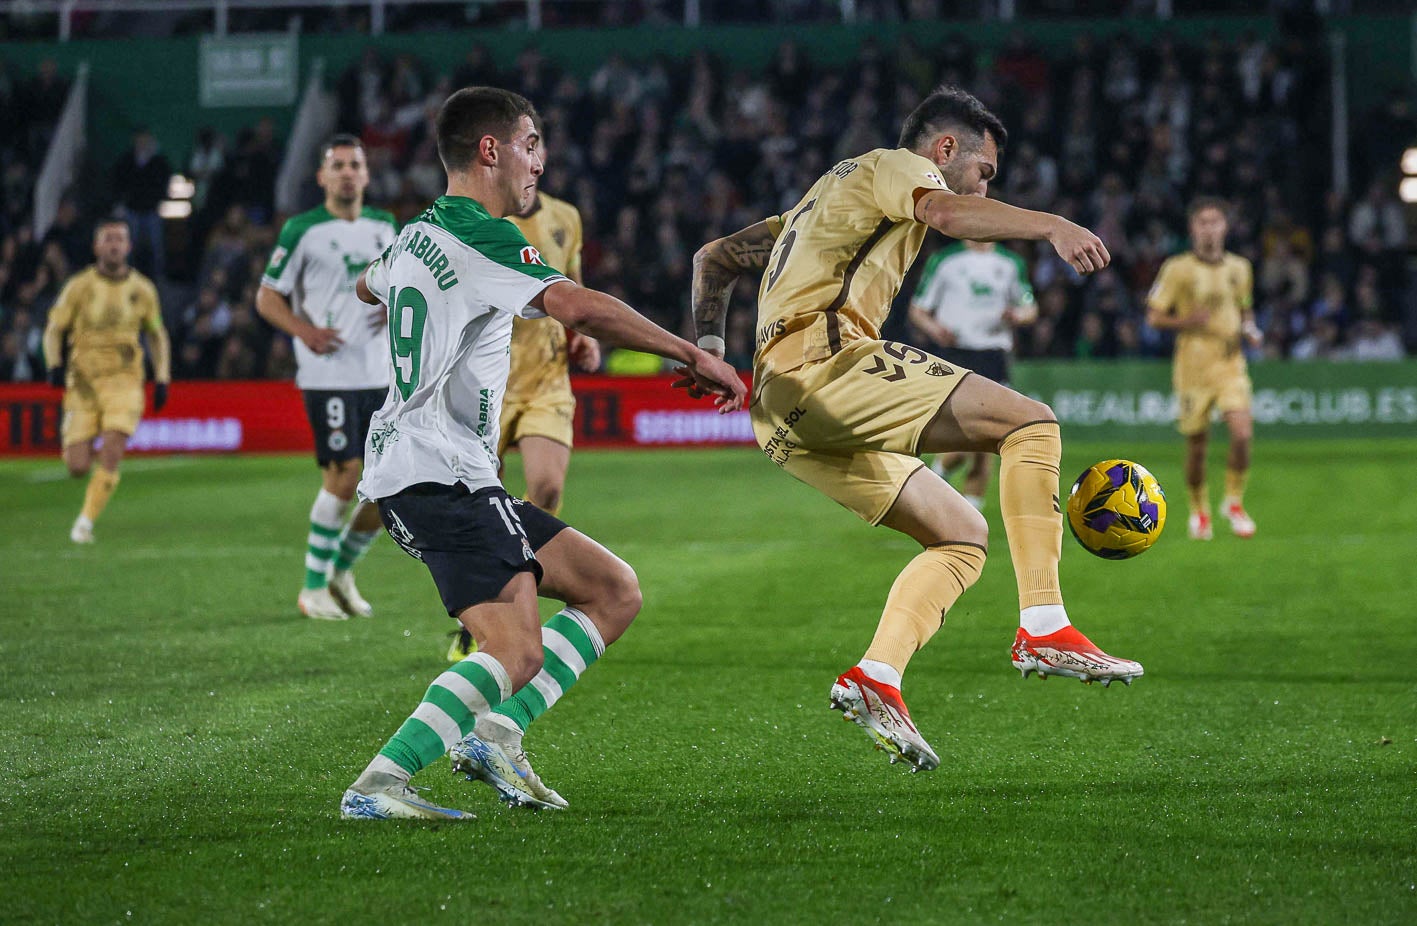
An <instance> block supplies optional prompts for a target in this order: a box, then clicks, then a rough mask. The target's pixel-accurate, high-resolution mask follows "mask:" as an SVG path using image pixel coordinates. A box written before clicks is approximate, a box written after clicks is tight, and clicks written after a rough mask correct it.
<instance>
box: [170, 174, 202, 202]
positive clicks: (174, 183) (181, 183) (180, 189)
mask: <svg viewBox="0 0 1417 926" xmlns="http://www.w3.org/2000/svg"><path fill="white" fill-rule="evenodd" d="M195 195H197V185H196V184H195V183H193V182H192V181H191V180H190V179H188V178H187V177H184V176H183V175H181V174H173V175H172V176H171V177H170V178H168V181H167V198H168V199H191V198H192V197H193V196H195Z"/></svg>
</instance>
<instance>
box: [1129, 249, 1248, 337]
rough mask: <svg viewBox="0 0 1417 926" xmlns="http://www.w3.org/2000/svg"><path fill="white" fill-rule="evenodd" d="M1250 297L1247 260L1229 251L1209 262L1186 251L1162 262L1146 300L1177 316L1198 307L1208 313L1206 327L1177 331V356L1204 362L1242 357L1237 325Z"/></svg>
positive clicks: (1185, 315)
mask: <svg viewBox="0 0 1417 926" xmlns="http://www.w3.org/2000/svg"><path fill="white" fill-rule="evenodd" d="M1253 297H1254V271H1253V270H1252V269H1251V267H1250V262H1249V261H1248V260H1246V259H1245V258H1243V257H1241V256H1239V255H1238V254H1231V253H1230V252H1228V251H1227V252H1226V253H1225V255H1224V256H1223V257H1222V258H1221V259H1220V260H1219V261H1217V262H1216V263H1207V262H1206V261H1203V260H1201V259H1200V258H1199V257H1197V256H1196V255H1195V254H1194V253H1193V252H1187V253H1185V254H1177V255H1176V256H1175V257H1172V258H1170V259H1168V260H1167V261H1166V263H1164V264H1162V265H1161V270H1160V271H1159V272H1158V273H1157V275H1156V282H1155V283H1153V284H1152V287H1151V293H1150V295H1148V296H1147V305H1149V306H1150V307H1151V308H1153V309H1156V310H1158V311H1161V312H1165V313H1167V314H1169V315H1172V316H1174V317H1176V318H1186V317H1187V316H1189V315H1191V314H1192V313H1193V312H1195V311H1197V310H1204V311H1206V312H1209V313H1210V317H1209V318H1208V319H1207V320H1206V323H1205V327H1204V328H1200V329H1197V330H1185V331H1178V332H1177V333H1176V362H1177V363H1186V364H1203V363H1210V362H1214V361H1217V360H1222V359H1226V358H1233V357H1236V356H1238V357H1241V358H1243V356H1244V355H1243V353H1241V351H1240V329H1241V326H1242V325H1243V323H1244V319H1245V313H1246V312H1248V311H1249V309H1250V304H1251V302H1252V300H1253Z"/></svg>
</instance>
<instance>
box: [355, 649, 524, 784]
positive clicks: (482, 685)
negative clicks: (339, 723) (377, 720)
mask: <svg viewBox="0 0 1417 926" xmlns="http://www.w3.org/2000/svg"><path fill="white" fill-rule="evenodd" d="M511 688H512V681H511V679H510V678H509V677H508V676H507V670H506V669H504V668H503V667H502V664H501V663H500V662H498V661H497V660H496V659H494V658H493V657H491V656H489V655H487V654H486V653H473V654H472V655H471V656H469V657H467V658H466V659H464V660H463V661H462V662H460V663H458V664H457V665H454V666H452V667H451V668H449V669H448V670H447V671H446V672H444V673H443V674H442V675H440V676H438V677H437V678H435V679H434V680H433V684H432V685H429V686H428V693H427V694H425V695H424V696H423V703H422V704H420V705H418V709H417V710H415V711H414V712H413V715H412V716H411V717H409V718H408V719H407V720H405V721H404V722H403V726H401V727H399V731H398V732H397V733H395V734H394V735H393V738H392V739H390V740H389V742H388V743H387V744H386V745H385V746H384V748H383V749H380V750H379V755H381V756H383V757H384V758H386V759H389V760H390V761H392V762H393V763H394V764H395V765H397V766H398V767H399V768H401V769H403V770H404V771H405V772H407V773H408V774H409V775H412V774H414V773H415V772H417V771H418V770H419V769H421V768H426V767H427V766H429V765H431V764H432V763H433V762H434V761H435V760H437V758H438V757H439V756H441V755H442V754H443V753H445V752H447V751H448V750H449V749H451V748H453V744H454V743H456V742H458V740H460V739H462V738H463V737H464V736H467V735H468V734H469V733H471V732H472V728H473V727H474V726H476V725H477V719H478V718H479V717H481V716H482V715H484V714H486V713H487V712H488V711H489V710H491V709H492V708H494V707H496V706H497V705H499V704H501V703H502V701H503V700H504V699H505V698H506V697H507V695H509V694H511Z"/></svg>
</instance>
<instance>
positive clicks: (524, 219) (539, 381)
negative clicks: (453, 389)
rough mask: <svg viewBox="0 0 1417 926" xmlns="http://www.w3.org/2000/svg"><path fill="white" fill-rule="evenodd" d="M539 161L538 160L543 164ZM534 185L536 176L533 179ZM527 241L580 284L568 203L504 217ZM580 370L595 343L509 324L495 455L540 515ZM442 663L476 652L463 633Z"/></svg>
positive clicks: (565, 454) (557, 493)
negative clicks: (513, 459) (509, 466)
mask: <svg viewBox="0 0 1417 926" xmlns="http://www.w3.org/2000/svg"><path fill="white" fill-rule="evenodd" d="M544 159H545V156H544V155H543V160H544ZM537 181H538V182H539V181H540V177H538V178H537ZM507 218H508V219H509V220H510V221H511V222H512V224H513V225H515V226H516V227H517V228H519V229H521V232H522V234H523V235H525V236H526V240H527V243H528V244H530V245H531V246H532V247H534V248H536V250H537V251H538V252H539V253H540V256H541V260H542V262H543V263H545V264H546V265H547V266H548V267H555V268H556V269H557V270H560V271H561V272H562V273H564V274H565V275H566V276H567V277H569V278H570V279H572V280H574V281H575V282H576V283H577V284H578V285H579V284H580V283H582V282H583V281H582V280H581V246H582V244H583V242H584V238H583V236H582V232H581V214H580V212H579V211H578V210H577V209H576V207H575V206H573V205H571V204H570V203H568V202H565V201H564V200H560V199H557V198H556V197H554V196H550V195H548V194H546V193H543V192H542V191H541V190H539V189H538V190H537V191H536V195H534V196H533V197H532V200H531V206H530V207H528V209H527V210H526V211H525V212H523V213H521V214H520V215H511V216H508V217H507ZM571 362H574V363H575V364H576V366H577V367H579V368H580V369H582V370H594V369H596V368H597V367H599V366H600V344H599V342H597V341H596V340H595V338H592V337H590V336H588V335H584V334H579V333H577V332H575V331H569V330H567V328H566V326H565V325H563V324H561V323H560V322H558V321H556V319H554V318H550V317H546V318H520V317H518V318H514V319H512V370H511V373H510V374H508V376H507V392H506V397H505V398H504V399H503V400H502V438H501V443H500V444H499V445H498V447H497V458H498V459H499V460H506V458H507V450H508V449H509V448H511V447H516V448H517V449H518V450H520V451H521V455H522V475H523V477H524V478H525V479H526V500H527V501H529V502H531V503H532V504H533V505H535V506H536V507H538V508H540V509H541V510H542V511H545V512H546V513H548V514H553V515H555V514H560V512H561V493H562V492H563V491H564V490H565V488H566V469H567V467H569V466H570V463H571V442H572V440H573V437H574V432H575V428H574V424H575V415H576V397H575V394H574V393H573V392H571V373H570V363H571ZM453 638H454V639H453V643H452V645H451V646H450V647H449V648H448V661H449V662H457V661H459V660H461V659H465V658H467V656H468V655H470V654H471V653H472V651H473V650H474V649H475V648H476V647H475V644H474V642H473V639H472V634H470V633H468V632H467V630H466V629H465V628H459V629H458V630H456V631H454V632H453Z"/></svg>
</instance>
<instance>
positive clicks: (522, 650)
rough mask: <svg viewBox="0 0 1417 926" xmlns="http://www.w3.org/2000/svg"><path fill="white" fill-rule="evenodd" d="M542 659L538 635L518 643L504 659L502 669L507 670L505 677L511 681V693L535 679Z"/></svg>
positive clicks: (539, 636)
mask: <svg viewBox="0 0 1417 926" xmlns="http://www.w3.org/2000/svg"><path fill="white" fill-rule="evenodd" d="M543 659H544V657H543V655H542V649H541V635H540V634H538V635H537V636H536V637H535V638H534V639H530V640H526V641H518V643H517V644H516V645H515V646H514V647H513V648H512V651H511V652H510V653H508V654H507V655H506V656H505V657H504V662H503V668H505V669H506V670H507V677H508V678H509V679H510V680H511V683H512V690H513V691H516V690H518V689H520V688H521V687H522V686H524V685H526V684H527V683H529V682H530V681H531V680H532V679H534V678H536V674H537V673H538V672H540V671H541V666H542V662H543Z"/></svg>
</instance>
